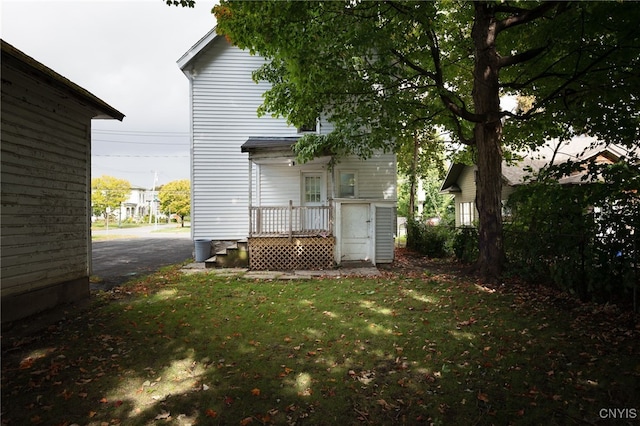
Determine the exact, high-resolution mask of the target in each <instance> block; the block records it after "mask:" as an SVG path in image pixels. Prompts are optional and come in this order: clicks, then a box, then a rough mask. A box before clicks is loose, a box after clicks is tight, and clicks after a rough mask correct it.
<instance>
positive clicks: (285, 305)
mask: <svg viewBox="0 0 640 426" xmlns="http://www.w3.org/2000/svg"><path fill="white" fill-rule="evenodd" d="M512 288H513V289H511V287H509V289H507V290H501V291H494V290H491V289H488V288H485V287H482V286H479V285H477V284H476V283H475V282H474V281H473V280H471V279H467V278H463V277H458V276H456V275H453V274H442V273H436V272H435V271H430V270H426V271H418V272H416V271H413V272H411V273H406V272H405V274H402V273H397V272H393V271H387V272H386V273H385V274H384V276H383V277H381V278H377V279H362V278H332V279H318V280H306V281H253V280H246V279H243V278H242V277H239V276H227V277H224V276H215V275H206V274H194V275H190V276H186V275H182V274H181V273H180V272H179V271H178V268H177V267H174V268H168V269H165V270H163V271H161V272H160V273H157V274H154V275H152V276H149V277H146V278H144V279H142V280H138V281H133V282H131V283H129V284H128V285H127V286H125V287H123V288H121V289H120V290H119V291H118V292H115V293H108V294H105V293H103V294H99V295H96V296H95V297H94V298H95V301H94V304H93V307H92V308H91V309H90V310H89V311H87V312H85V313H84V314H82V315H80V316H78V317H77V318H73V319H70V320H67V321H65V322H64V323H62V324H59V325H56V326H52V327H50V328H49V329H48V330H46V332H45V333H42V334H40V335H39V336H37V337H31V338H13V339H10V340H8V341H5V340H6V339H3V341H2V350H3V357H2V422H3V424H10V425H27V424H43V425H71V424H79V425H101V426H102V425H114V424H126V425H144V424H175V425H186V424H199V425H216V424H224V425H238V424H240V425H248V424H252V425H262V424H278V425H280V424H282V425H287V424H307V425H332V424H336V423H341V424H344V425H381V424H389V425H391V424H393V425H396V424H407V425H412V424H436V425H438V424H442V425H451V424H464V425H467V424H469V425H471V424H496V425H506V424H525V425H527V424H549V425H553V424H562V425H565V424H584V423H587V424H589V423H597V424H607V421H609V420H606V419H601V414H602V413H604V414H607V413H606V412H601V409H609V408H611V409H613V408H618V409H627V411H625V413H627V416H630V415H632V414H633V413H636V412H638V411H640V380H639V376H640V348H639V345H640V344H639V337H640V329H639V328H638V327H636V326H635V325H634V317H633V316H632V315H630V314H628V313H621V312H618V311H617V310H616V309H615V308H614V307H610V306H594V305H586V304H580V303H578V302H576V301H573V300H572V299H570V298H567V297H562V296H559V295H556V294H554V293H553V292H550V291H539V290H533V289H531V290H528V289H527V288H526V287H523V286H515V285H514V286H513V287H512ZM639 417H640V413H637V415H636V418H635V419H627V420H625V421H622V424H625V422H637V421H638V418H639ZM617 421H618V423H617V424H620V420H617Z"/></svg>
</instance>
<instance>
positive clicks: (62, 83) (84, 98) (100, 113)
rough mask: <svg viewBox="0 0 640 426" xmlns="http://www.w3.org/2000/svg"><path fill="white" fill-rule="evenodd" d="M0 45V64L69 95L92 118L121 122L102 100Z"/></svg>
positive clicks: (118, 116)
mask: <svg viewBox="0 0 640 426" xmlns="http://www.w3.org/2000/svg"><path fill="white" fill-rule="evenodd" d="M0 41H1V42H2V43H1V44H2V64H3V65H5V64H7V65H9V64H11V65H13V66H15V67H17V68H18V69H20V70H21V71H22V72H24V73H27V74H30V75H32V76H34V77H36V78H38V79H39V80H42V81H45V82H46V83H47V84H49V85H50V86H52V87H54V88H56V89H58V90H60V91H62V92H64V93H65V94H68V95H70V96H71V97H73V98H74V99H76V100H77V101H78V102H80V103H82V104H84V105H85V106H86V107H87V108H88V109H90V110H93V111H94V114H95V115H94V116H93V118H113V119H117V120H120V121H122V119H123V118H124V114H123V113H121V112H120V111H118V110H116V109H115V108H113V107H112V106H110V105H108V104H107V103H106V102H104V101H103V100H102V99H100V98H98V97H97V96H95V95H93V94H92V93H90V92H89V91H87V90H86V89H83V88H82V87H80V86H78V85H77V84H76V83H74V82H72V81H71V80H69V79H68V78H66V77H63V76H62V75H60V74H58V73H57V72H55V71H54V70H52V69H51V68H49V67H47V66H45V65H43V64H42V63H40V62H38V61H36V60H35V59H33V58H32V57H31V56H28V55H26V54H25V53H23V52H22V51H20V50H18V49H16V48H15V47H13V46H12V45H10V44H9V43H7V42H6V41H4V40H0Z"/></svg>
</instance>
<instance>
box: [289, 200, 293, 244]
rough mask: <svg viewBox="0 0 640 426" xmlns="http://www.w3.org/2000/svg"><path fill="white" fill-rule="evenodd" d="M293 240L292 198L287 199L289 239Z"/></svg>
mask: <svg viewBox="0 0 640 426" xmlns="http://www.w3.org/2000/svg"><path fill="white" fill-rule="evenodd" d="M292 240H293V200H289V241H292Z"/></svg>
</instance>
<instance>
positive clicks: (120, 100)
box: [0, 0, 215, 189]
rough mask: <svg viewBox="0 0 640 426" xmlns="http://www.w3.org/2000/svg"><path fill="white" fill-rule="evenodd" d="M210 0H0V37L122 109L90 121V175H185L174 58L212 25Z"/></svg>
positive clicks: (184, 127)
mask: <svg viewBox="0 0 640 426" xmlns="http://www.w3.org/2000/svg"><path fill="white" fill-rule="evenodd" d="M214 4H215V1H214V0H197V1H196V7H195V8H193V9H189V8H182V7H175V6H171V7H169V6H167V5H166V4H165V2H164V0H102V1H97V0H71V1H66V0H48V1H46V0H40V1H33V0H1V3H0V7H1V9H0V15H1V17H2V20H1V26H0V32H1V36H2V39H3V40H4V41H6V42H7V43H9V44H11V45H13V46H14V47H15V48H17V49H19V50H21V51H22V52H24V53H25V54H27V55H29V56H31V57H32V58H34V59H35V60H37V61H39V62H41V63H42V64H44V65H46V66H47V67H49V68H51V69H52V70H54V71H55V72H57V73H58V74H61V75H62V76H64V77H66V78H68V79H69V80H71V81H73V82H74V83H76V84H78V85H79V86H81V87H82V88H84V89H86V90H88V91H89V92H91V93H92V94H94V95H95V96H97V97H98V98H100V99H102V100H103V101H105V102H106V103H107V104H109V105H110V106H112V107H113V108H115V109H117V110H118V111H120V112H122V113H123V114H124V115H125V118H124V120H123V121H122V122H120V121H118V120H93V122H92V170H91V173H92V177H100V176H103V175H108V176H114V177H117V178H120V179H126V180H128V181H129V183H131V185H132V186H139V187H143V188H148V189H151V188H152V187H153V186H154V184H155V185H156V186H158V185H162V184H165V183H167V182H171V181H174V180H178V179H189V167H190V166H189V165H190V160H189V80H188V79H187V77H186V76H185V75H184V74H183V73H182V71H180V68H179V67H178V65H177V64H176V61H177V60H178V59H179V58H180V57H181V56H182V55H183V54H184V53H185V52H187V51H188V50H189V49H190V48H191V47H192V46H193V45H194V44H195V43H196V42H197V41H198V40H200V39H201V38H202V37H203V36H204V35H205V34H206V33H207V32H209V31H210V30H211V29H212V28H213V27H214V26H215V18H214V17H213V15H212V14H211V8H212V7H213V6H214Z"/></svg>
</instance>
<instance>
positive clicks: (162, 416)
mask: <svg viewBox="0 0 640 426" xmlns="http://www.w3.org/2000/svg"><path fill="white" fill-rule="evenodd" d="M169 418H171V413H170V412H168V411H164V410H162V412H160V414H158V415H157V416H156V417H155V418H154V420H168V419H169Z"/></svg>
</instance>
